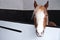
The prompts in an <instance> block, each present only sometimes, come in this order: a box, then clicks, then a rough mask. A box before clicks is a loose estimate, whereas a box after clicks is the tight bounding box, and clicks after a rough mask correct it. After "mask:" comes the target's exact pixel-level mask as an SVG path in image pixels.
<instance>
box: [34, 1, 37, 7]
mask: <svg viewBox="0 0 60 40" xmlns="http://www.w3.org/2000/svg"><path fill="white" fill-rule="evenodd" d="M36 7H37V3H36V1H35V0H34V8H36Z"/></svg>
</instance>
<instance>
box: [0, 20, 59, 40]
mask: <svg viewBox="0 0 60 40" xmlns="http://www.w3.org/2000/svg"><path fill="white" fill-rule="evenodd" d="M0 26H5V27H9V28H14V29H18V30H22V33H18V32H14V31H10V30H7V29H2V28H0V40H59V38H60V28H53V27H46V29H45V33H44V36H43V37H37V36H36V33H35V27H34V25H30V24H22V23H15V22H8V21H1V20H0Z"/></svg>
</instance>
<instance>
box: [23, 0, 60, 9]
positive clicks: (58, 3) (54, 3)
mask: <svg viewBox="0 0 60 40" xmlns="http://www.w3.org/2000/svg"><path fill="white" fill-rule="evenodd" d="M33 1H34V0H30V1H29V0H24V1H23V3H24V6H23V7H24V9H25V10H28V9H30V10H33ZM36 1H37V3H38V4H39V5H40V4H42V5H44V4H45V3H46V2H47V1H49V7H48V10H60V0H36Z"/></svg>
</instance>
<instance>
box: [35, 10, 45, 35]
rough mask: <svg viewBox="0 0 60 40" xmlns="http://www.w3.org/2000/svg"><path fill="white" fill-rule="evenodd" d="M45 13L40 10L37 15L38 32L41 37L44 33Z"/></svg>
mask: <svg viewBox="0 0 60 40" xmlns="http://www.w3.org/2000/svg"><path fill="white" fill-rule="evenodd" d="M44 16H45V15H44V11H41V10H38V11H37V13H36V19H37V32H38V33H39V35H41V32H43V30H44V27H43V22H44Z"/></svg>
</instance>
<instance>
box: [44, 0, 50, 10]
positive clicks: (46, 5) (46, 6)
mask: <svg viewBox="0 0 60 40" xmlns="http://www.w3.org/2000/svg"><path fill="white" fill-rule="evenodd" d="M48 5H49V1H47V3H46V4H45V5H44V6H45V8H46V9H47V8H48Z"/></svg>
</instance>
